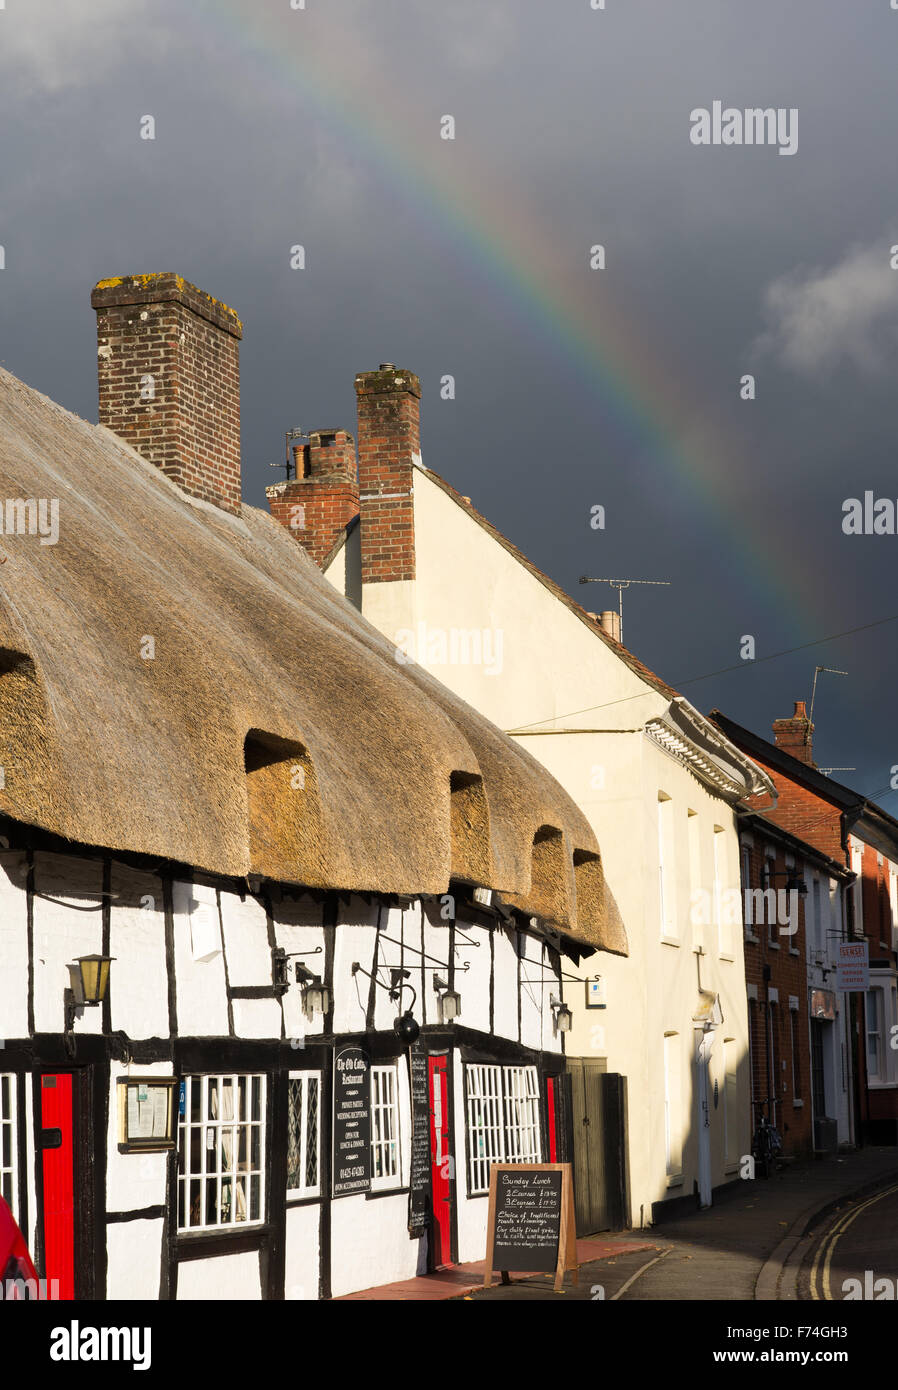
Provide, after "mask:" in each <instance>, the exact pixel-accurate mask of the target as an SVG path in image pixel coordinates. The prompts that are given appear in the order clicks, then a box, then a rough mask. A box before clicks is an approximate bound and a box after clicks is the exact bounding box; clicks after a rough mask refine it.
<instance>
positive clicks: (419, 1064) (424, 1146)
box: [408, 1047, 431, 1237]
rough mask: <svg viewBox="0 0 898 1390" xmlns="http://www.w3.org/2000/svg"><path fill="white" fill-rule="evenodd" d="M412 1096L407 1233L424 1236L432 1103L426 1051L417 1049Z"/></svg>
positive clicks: (428, 1200) (412, 1066) (413, 1054)
mask: <svg viewBox="0 0 898 1390" xmlns="http://www.w3.org/2000/svg"><path fill="white" fill-rule="evenodd" d="M409 1068H410V1086H411V1097H412V1164H411V1175H410V1177H409V1184H408V1233H409V1235H410V1236H413V1237H414V1236H421V1235H423V1234H424V1233H425V1231H426V1230H427V1227H428V1217H429V1214H430V1205H431V1192H430V1105H429V1099H428V1086H427V1053H426V1052H422V1051H420V1050H418V1049H416V1048H414V1047H413V1048H411V1049H410V1055H409Z"/></svg>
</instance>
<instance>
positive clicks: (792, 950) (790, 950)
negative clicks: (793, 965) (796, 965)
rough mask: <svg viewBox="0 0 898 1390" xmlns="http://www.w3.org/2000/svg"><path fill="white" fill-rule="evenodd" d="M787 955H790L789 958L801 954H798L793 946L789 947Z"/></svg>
mask: <svg viewBox="0 0 898 1390" xmlns="http://www.w3.org/2000/svg"><path fill="white" fill-rule="evenodd" d="M789 955H790V956H800V955H801V952H800V951H796V949H795V947H794V946H790V947H789Z"/></svg>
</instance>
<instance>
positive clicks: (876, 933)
mask: <svg viewBox="0 0 898 1390" xmlns="http://www.w3.org/2000/svg"><path fill="white" fill-rule="evenodd" d="M712 718H713V719H714V721H715V723H716V724H717V725H718V727H719V728H720V729H721V730H722V731H723V732H724V733H725V734H726V735H727V736H728V737H729V738H731V739H732V740H733V742H734V743H736V744H737V746H738V747H740V748H742V749H743V750H744V751H745V752H746V753H748V754H749V756H750V757H751V758H752V759H753V760H754V761H755V762H757V763H758V764H759V766H761V767H762V768H764V770H765V771H766V772H767V773H769V775H770V777H771V778H772V779H773V782H774V785H775V786H776V790H777V802H776V805H775V806H774V807H770V808H767V807H764V808H763V810H764V816H765V819H766V820H769V821H770V822H771V824H772V825H775V826H778V827H780V828H781V829H783V830H786V831H788V832H790V833H791V834H793V835H797V836H799V837H800V838H801V839H802V840H804V841H806V842H807V843H808V844H809V845H811V846H812V847H813V848H814V849H815V850H817V851H819V852H820V853H822V854H823V855H825V856H828V857H829V858H830V859H832V860H833V861H835V863H836V864H838V865H839V866H844V867H845V869H846V870H849V871H850V872H851V873H852V874H853V875H855V878H854V881H853V883H852V886H851V888H850V891H848V892H847V893H846V895H845V913H844V922H843V923H841V924H840V925H839V926H838V928H837V927H836V925H835V923H834V924H833V926H832V928H831V931H832V932H833V933H835V932H836V931H838V934H839V935H840V936H841V938H842V939H846V940H848V939H853V940H863V939H866V941H867V945H868V950H869V960H870V988H869V989H868V990H867V991H865V992H854V993H845V994H842V995H840V996H839V1001H841V1005H840V1006H841V1007H842V1008H843V1009H844V1010H845V1012H846V1014H848V1015H850V1026H849V1029H848V1034H847V1036H848V1038H849V1039H850V1042H849V1048H850V1056H849V1057H848V1059H847V1066H848V1069H849V1071H850V1073H851V1078H852V1080H853V1083H854V1086H855V1090H856V1107H855V1109H856V1113H855V1120H856V1126H857V1135H858V1137H859V1138H860V1139H861V1140H863V1141H866V1142H878V1143H898V1048H896V1047H895V1046H893V1043H894V1042H895V1040H896V1038H898V821H896V820H895V819H894V818H893V817H892V816H890V815H889V814H888V813H887V812H886V811H883V810H882V808H881V807H879V806H877V805H876V804H875V803H874V802H872V801H870V800H869V799H868V798H867V797H865V796H863V795H862V794H861V793H859V792H855V791H852V790H851V789H850V788H849V787H846V786H843V785H842V784H841V783H839V782H836V781H835V780H834V779H833V778H831V777H827V776H824V774H823V773H821V772H820V771H819V770H818V768H817V766H816V764H815V763H814V761H813V725H812V724H811V723H810V721H809V720H808V717H807V714H806V712H805V707H804V702H803V701H798V702H796V705H795V711H794V714H793V715H792V716H791V717H790V718H788V719H782V720H776V721H775V723H774V725H773V732H774V739H775V742H774V743H769V742H768V741H767V740H765V739H762V738H759V737H758V736H757V735H755V734H753V733H751V732H750V731H749V730H747V729H743V728H741V727H740V726H739V725H738V724H734V723H733V721H732V720H729V719H727V718H726V717H725V716H724V715H722V714H720V712H719V711H714V712H713V714H712ZM759 809H762V808H759ZM823 944H824V945H825V943H823ZM821 954H822V955H823V956H824V957H826V952H825V951H821ZM823 968H827V967H823ZM834 990H835V986H834V983H831V984H830V991H831V992H834ZM812 1041H813V1033H812Z"/></svg>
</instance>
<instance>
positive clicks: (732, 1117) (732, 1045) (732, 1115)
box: [723, 1038, 751, 1168]
mask: <svg viewBox="0 0 898 1390" xmlns="http://www.w3.org/2000/svg"><path fill="white" fill-rule="evenodd" d="M738 1054H739V1049H738V1047H737V1045H736V1039H735V1038H724V1040H723V1161H724V1163H725V1165H726V1166H727V1168H732V1167H733V1166H734V1165H735V1164H737V1163H738V1160H739V1151H738V1150H739V1132H738V1131H739V1071H738V1065H737V1060H738ZM748 1060H749V1070H751V1054H750V1053H749V1059H748Z"/></svg>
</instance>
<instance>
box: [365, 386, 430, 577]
mask: <svg viewBox="0 0 898 1390" xmlns="http://www.w3.org/2000/svg"><path fill="white" fill-rule="evenodd" d="M355 389H356V396H357V398H358V419H359V426H358V429H359V502H360V515H359V525H360V528H361V529H360V534H361V554H362V583H363V584H378V583H386V582H389V581H392V580H403V579H414V577H415V528H414V513H413V509H412V486H413V473H412V460H413V457H414V456H415V455H420V452H421V437H420V418H419V412H420V400H421V383H420V382H419V380H418V378H417V377H416V376H414V375H413V374H412V373H411V372H406V371H403V370H401V369H399V368H397V367H393V366H391V365H390V364H382V366H381V368H380V370H379V371H376V372H363V373H361V374H360V375H359V376H357V377H356V379H355Z"/></svg>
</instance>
